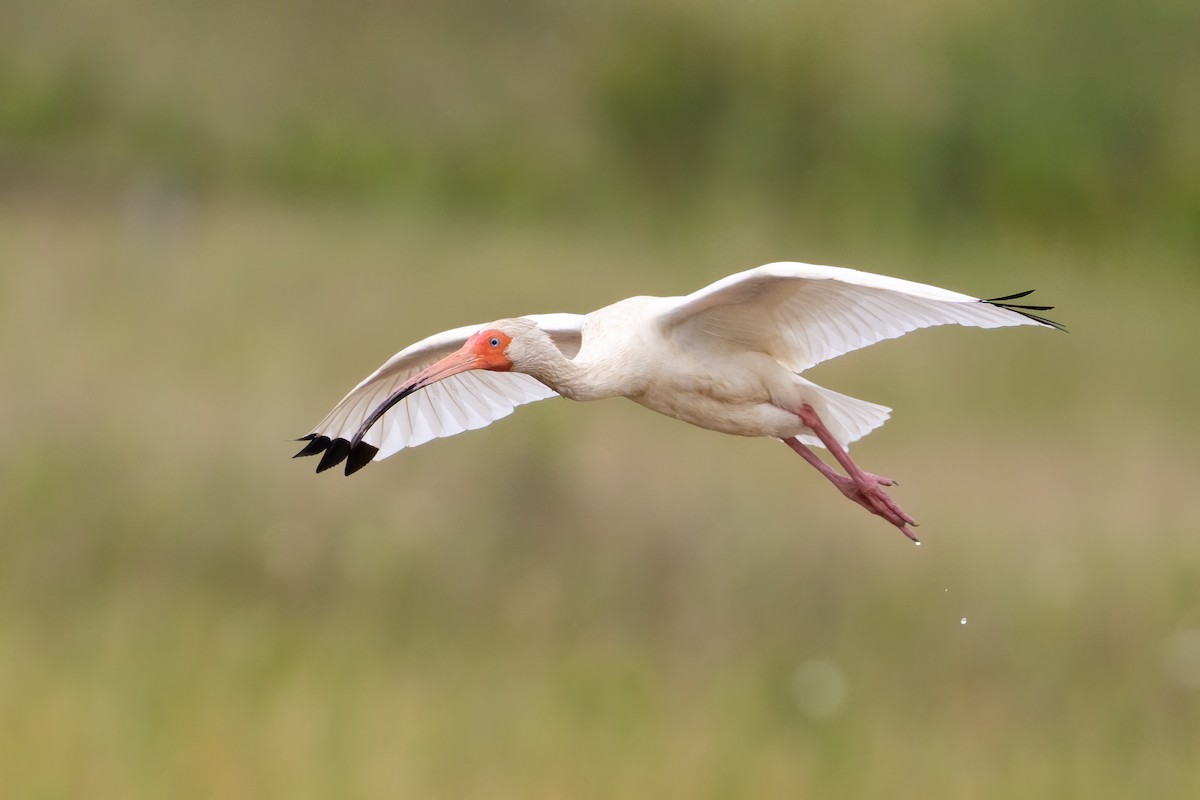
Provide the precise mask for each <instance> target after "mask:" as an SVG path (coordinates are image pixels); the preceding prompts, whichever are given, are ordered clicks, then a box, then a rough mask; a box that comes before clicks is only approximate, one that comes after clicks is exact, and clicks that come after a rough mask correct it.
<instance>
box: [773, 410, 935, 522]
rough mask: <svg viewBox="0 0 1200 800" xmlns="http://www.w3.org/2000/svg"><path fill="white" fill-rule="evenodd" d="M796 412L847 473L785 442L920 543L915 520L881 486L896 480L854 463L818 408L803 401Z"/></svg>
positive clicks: (798, 445) (841, 488)
mask: <svg viewBox="0 0 1200 800" xmlns="http://www.w3.org/2000/svg"><path fill="white" fill-rule="evenodd" d="M796 413H797V416H799V417H800V420H801V421H802V422H803V423H804V424H805V425H806V426H808V427H809V428H810V429H811V430H812V432H813V433H815V434H816V435H817V438H818V439H820V440H821V442H822V443H823V444H824V445H825V446H826V447H827V448H829V452H831V453H833V457H834V458H836V459H837V461H838V463H839V464H841V465H842V467H844V468H845V470H846V472H847V473H848V474H849V476H850V477H846V476H845V475H839V474H838V473H837V472H835V471H834V470H833V468H832V467H830V466H829V465H828V464H826V463H825V462H824V461H822V460H821V458H820V456H818V455H817V454H816V453H814V452H813V451H812V450H810V449H809V448H807V447H805V446H804V445H803V444H801V443H800V441H799V440H797V439H784V440H783V441H784V443H785V444H786V445H787V446H788V447H790V448H792V450H794V451H796V453H798V454H799V455H800V457H801V458H803V459H804V460H805V461H807V462H808V463H809V464H812V465H813V466H814V467H815V468H816V469H817V471H818V472H820V473H821V474H822V475H824V476H825V477H826V478H828V479H829V481H830V483H832V484H833V485H834V486H836V487H837V488H838V491H840V492H841V493H842V494H844V495H845V496H846V497H848V498H850V499H851V500H853V501H854V502H856V503H858V504H859V505H860V506H862V507H863V508H865V509H867V511H870V512H871V513H872V514H876V515H878V516H880V517H883V518H884V519H886V520H887V521H888V522H890V523H892V524H893V525H895V526H896V527H897V528H899V529H900V532H901V533H903V534H904V535H905V536H907V537H908V538H909V539H912V540H913V541H914V542H916V543H917V544H920V540H919V539H917V537H916V534H914V533H913V532H912V531H911V530H910V529H909V527H908V526H909V525H913V526H916V524H917V523H916V520H914V519H913V518H912V517H910V516H908V514H906V513H904V509H902V508H900V506H899V505H898V504H897V503H896V501H895V500H893V499H892V498H891V497H890V496H889V495H888V493H887V492H885V491H884V490H883V489H882V488H881V487H883V486H894V485H895V483H896V482H895V481H893V480H892V479H890V478H884V477H881V476H879V475H874V474H872V473H870V472H866V471H865V470H863V469H862V468H861V467H859V466H858V464H856V463H854V460H853V459H851V458H850V454H849V453H847V452H846V450H845V448H843V447H842V446H841V444H839V443H838V441H837V439H835V438H834V437H833V434H832V433H830V431H829V429H828V428H827V427H825V423H824V422H822V421H821V418H820V417H819V416H817V412H816V411H815V410H814V409H813V407H812V406H810V405H808V404H807V403H806V404H805V405H804V406H803V407H802V408H801V409H800V410H799V411H798V412H796Z"/></svg>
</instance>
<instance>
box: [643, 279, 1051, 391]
mask: <svg viewBox="0 0 1200 800" xmlns="http://www.w3.org/2000/svg"><path fill="white" fill-rule="evenodd" d="M1028 294H1029V292H1022V293H1020V294H1015V295H1009V296H1007V297H997V298H993V299H990V300H980V299H979V298H976V297H971V296H969V295H965V294H959V293H958V292H951V291H948V290H946V289H939V288H937V287H936V286H927V285H925V284H922V283H914V282H912V281H906V280H901V279H899V278H888V277H885V276H883V275H873V274H871V273H869V272H859V271H858V270H853V269H843V268H841V267H821V266H815V265H812V264H800V263H795V262H779V263H775V264H766V265H764V266H761V267H757V268H755V269H751V270H746V271H745V272H739V273H737V274H736V275H730V276H729V277H728V278H723V279H722V280H719V281H717V282H716V283H713V284H711V285H710V286H706V287H705V288H703V289H700V290H699V291H697V292H693V293H692V294H690V295H687V296H686V297H679V298H670V301H671V302H670V303H669V304H667V305H666V306H665V307H664V309H663V311H662V312H661V314H660V317H659V319H660V324H661V326H662V329H663V330H664V332H666V333H667V334H668V335H677V336H685V337H689V336H694V335H699V334H707V335H710V336H715V337H719V338H721V339H725V340H728V341H730V342H733V343H737V344H740V345H742V346H745V347H750V348H753V349H755V350H759V351H761V352H764V353H767V354H769V355H771V356H772V357H774V358H775V359H777V360H778V361H779V362H780V363H781V364H783V365H784V366H786V367H788V368H789V369H791V370H793V371H795V372H803V371H804V370H806V369H808V368H810V367H812V366H815V365H817V364H819V363H821V362H822V361H826V360H828V359H831V358H835V357H837V356H840V355H842V354H843V353H848V352H850V351H852V350H857V349H859V348H861V347H866V346H868V345H871V344H875V343H876V342H880V341H883V340H884V339H892V338H895V337H897V336H902V335H904V334H905V333H908V332H909V331H912V330H916V329H917V328H926V327H930V326H933V325H950V324H957V325H971V326H975V327H980V328H999V327H1004V326H1009V325H1041V326H1045V327H1051V328H1058V329H1060V330H1063V328H1062V326H1061V325H1059V324H1058V323H1056V322H1051V321H1050V320H1048V319H1045V318H1043V317H1040V316H1038V315H1037V314H1035V313H1033V312H1037V311H1048V310H1050V308H1051V306H1026V305H1014V304H1012V303H1008V302H1005V301H1008V300H1016V299H1018V298H1021V297H1025V296H1026V295H1028Z"/></svg>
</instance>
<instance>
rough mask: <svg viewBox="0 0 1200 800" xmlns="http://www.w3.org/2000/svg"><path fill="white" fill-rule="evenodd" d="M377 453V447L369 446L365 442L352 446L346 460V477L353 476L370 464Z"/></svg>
mask: <svg viewBox="0 0 1200 800" xmlns="http://www.w3.org/2000/svg"><path fill="white" fill-rule="evenodd" d="M378 452H379V448H378V447H374V446H372V445H369V444H367V443H366V442H359V443H358V444H355V445H353V446H352V447H351V448H350V456H349V457H348V458H347V459H346V475H347V476H349V475H353V474H354V473H356V472H358V471H359V470H360V469H362V468H363V467H365V466H366V465H367V464H370V463H371V461H372V460H373V459H374V458H375V454H376V453H378Z"/></svg>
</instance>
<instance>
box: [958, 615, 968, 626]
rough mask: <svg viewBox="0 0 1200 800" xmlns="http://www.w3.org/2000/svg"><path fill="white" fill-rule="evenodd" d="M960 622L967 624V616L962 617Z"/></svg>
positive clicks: (960, 623)
mask: <svg viewBox="0 0 1200 800" xmlns="http://www.w3.org/2000/svg"><path fill="white" fill-rule="evenodd" d="M958 624H959V625H966V624H967V618H966V617H963V618H962V619H960V620H959V621H958Z"/></svg>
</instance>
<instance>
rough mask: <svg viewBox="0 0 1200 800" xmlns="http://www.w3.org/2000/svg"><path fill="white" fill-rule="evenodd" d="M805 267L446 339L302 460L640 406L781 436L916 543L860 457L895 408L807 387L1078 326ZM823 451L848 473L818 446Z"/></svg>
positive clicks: (781, 266) (396, 374)
mask: <svg viewBox="0 0 1200 800" xmlns="http://www.w3.org/2000/svg"><path fill="white" fill-rule="evenodd" d="M1031 292H1032V290H1030V291H1027V292H1020V293H1018V294H1012V295H1007V296H1005V297H994V298H991V299H987V300H981V299H978V298H975V297H970V296H968V295H965V294H959V293H957V292H952V291H949V290H947V289H939V288H937V287H935V286H927V285H925V284H921V283H914V282H912V281H907V280H901V279H899V278H889V277H886V276H883V275H874V274H871V273H868V272H859V271H857V270H852V269H844V268H840V267H823V266H815V265H812V264H800V263H795V262H779V263H774V264H766V265H764V266H761V267H757V268H755V269H750V270H746V271H745V272H739V273H737V274H735V275H730V276H729V277H727V278H723V279H722V280H719V281H717V282H716V283H713V284H711V285H710V286H706V287H705V288H703V289H700V290H699V291H696V292H693V293H692V294H689V295H686V296H683V297H631V298H628V299H626V300H621V301H619V302H616V303H613V304H612V305H609V306H605V307H604V308H601V309H598V310H596V311H593V312H592V313H590V314H531V315H529V316H524V317H516V318H513V319H502V320H498V321H496V322H491V323H487V324H483V325H467V326H465V327H462V328H455V329H453V330H449V331H444V332H443V333H438V334H435V335H433V336H430V337H429V338H427V339H423V340H422V341H419V342H417V343H416V344H414V345H411V346H409V347H406V348H405V349H403V350H401V351H400V352H399V353H397V354H396V355H394V356H392V357H391V358H390V359H388V361H387V362H386V363H384V365H383V366H381V367H380V368H379V369H377V370H376V371H375V372H374V373H372V374H371V375H369V376H367V378H366V379H365V380H364V381H363V382H362V383H360V384H358V386H355V387H354V388H353V389H352V390H351V391H350V393H349V394H347V395H346V396H345V397H344V398H342V401H341V402H340V403H338V404H337V405H336V406H334V408H333V410H332V411H331V412H329V415H328V416H326V417H325V419H323V420H322V421H321V423H320V424H319V425H317V426H316V428H314V429H313V431H312V432H311V433H309V434H308V435H307V436H304V437H302V438H301V439H300V440H297V441H307V444H306V445H305V446H304V448H303V449H302V450H301V451H300V452H299V453H297V454H296V457H299V456H315V455H321V460H320V462H319V463H318V464H317V472H323V471H325V470H327V469H330V468H332V467H335V466H337V465H338V464H341V463H342V462H343V461H344V462H345V463H346V467H345V472H346V474H347V475H351V474H353V473H355V472H357V471H358V470H360V469H362V468H363V467H364V466H366V465H367V464H369V463H370V462H371V461H372V460H374V461H379V460H381V459H384V458H387V457H388V456H390V455H392V454H393V453H395V452H397V451H399V450H402V449H404V448H405V447H415V446H417V445H419V444H424V443H425V442H428V441H429V440H431V439H434V438H437V437H442V436H453V435H454V434H456V433H462V432H463V431H466V430H473V429H475V428H482V427H483V426H485V425H489V424H491V423H492V422H494V421H496V420H498V419H500V418H501V417H506V416H508V415H509V414H511V413H512V411H513V409H515V408H516V407H517V406H519V405H523V404H525V403H532V402H533V401H535V400H545V399H547V398H550V397H560V396H561V397H566V398H569V399H571V400H599V399H601V398H605V397H617V396H621V397H627V398H629V399H630V400H633V401H634V402H635V403H638V404H640V405H643V406H645V407H647V408H649V409H652V410H654V411H658V412H659V413H662V414H666V415H667V416H669V417H674V418H676V419H680V420H683V421H684V422H690V423H691V424H693V425H696V426H698V427H701V428H708V429H709V430H714V431H720V432H721V433H731V434H736V435H738V436H768V437H773V438H776V439H781V440H782V441H783V442H784V443H785V444H787V445H788V447H790V448H791V449H792V450H794V451H795V452H796V453H798V454H799V455H800V457H801V458H803V459H804V460H805V461H807V462H808V463H809V464H811V465H812V466H813V467H815V468H816V469H817V470H818V471H819V472H820V473H821V474H822V475H824V476H825V477H826V478H827V479H828V480H829V481H830V482H831V483H833V485H834V486H835V487H836V488H837V489H838V491H840V492H841V493H842V494H843V495H845V496H846V497H848V498H849V499H851V500H853V501H854V502H856V503H858V504H859V505H861V506H863V507H864V508H866V509H867V510H868V511H870V512H871V513H872V514H876V515H878V516H880V517H882V518H883V519H885V520H887V521H888V522H890V523H891V524H892V525H894V526H896V527H897V528H899V529H900V531H901V532H903V533H904V535H905V536H907V537H909V538H910V539H912V540H913V541H914V542H918V543H919V541H918V539H917V537H916V535H915V534H914V533H913V531H912V526H916V525H917V523H916V521H914V520H913V518H912V517H910V516H909V515H908V514H906V513H905V512H904V510H903V509H901V507H900V506H899V505H898V504H897V503H896V501H895V500H893V499H892V498H891V496H890V495H889V494H888V493H887V492H886V491H885V490H884V487H889V486H893V485H895V481H893V480H891V479H890V478H885V477H883V476H880V475H875V474H873V473H870V472H867V471H866V470H864V469H862V468H861V467H859V466H858V464H857V463H856V462H855V461H853V460H852V459H851V458H850V455H849V453H848V452H847V447H848V446H849V445H850V444H851V443H852V442H855V441H857V440H858V439H861V438H862V437H863V436H865V435H867V434H868V433H870V432H871V431H873V430H874V429H875V428H878V427H879V426H880V425H882V424H883V423H884V422H885V421H886V420H887V418H888V416H889V414H890V412H891V409H889V408H887V407H885V406H881V405H877V404H875V403H869V402H866V401H865V400H858V399H855V398H853V397H848V396H846V395H844V394H839V393H838V392H835V391H832V390H830V389H826V388H824V387H822V386H818V385H817V384H815V383H813V382H812V381H809V380H807V379H805V378H804V377H802V375H801V373H803V372H804V371H805V370H807V369H809V368H810V367H813V366H815V365H817V364H820V363H821V362H822V361H826V360H828V359H831V358H834V357H836V356H840V355H842V354H844V353H848V352H851V351H853V350H857V349H859V348H862V347H866V346H867V345H871V344H875V343H876V342H879V341H882V340H884V339H891V338H895V337H897V336H901V335H903V334H905V333H908V332H909V331H912V330H916V329H917V328H925V327H930V326H933V325H947V324H957V325H970V326H975V327H979V328H1001V327H1007V326H1013V325H1033V326H1040V327H1047V328H1057V329H1059V330H1065V328H1063V327H1062V326H1061V325H1059V324H1058V323H1057V322H1053V321H1051V320H1049V319H1046V318H1044V317H1042V316H1039V314H1038V313H1035V312H1042V311H1049V310H1050V309H1051V308H1052V306H1035V305H1018V304H1015V303H1013V302H1011V301H1014V300H1020V299H1021V298H1024V297H1026V296H1027V295H1029V294H1030V293H1031ZM813 447H824V448H826V449H828V450H829V452H830V453H831V454H832V456H833V458H834V460H835V461H836V462H837V463H838V464H839V465H840V466H841V467H842V469H843V470H845V474H842V473H840V472H838V471H837V470H836V469H834V467H833V466H831V465H830V464H828V463H827V462H826V461H825V460H823V459H822V458H821V457H820V456H818V455H817V453H816V452H814V451H813V450H812V449H811V448H813Z"/></svg>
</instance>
